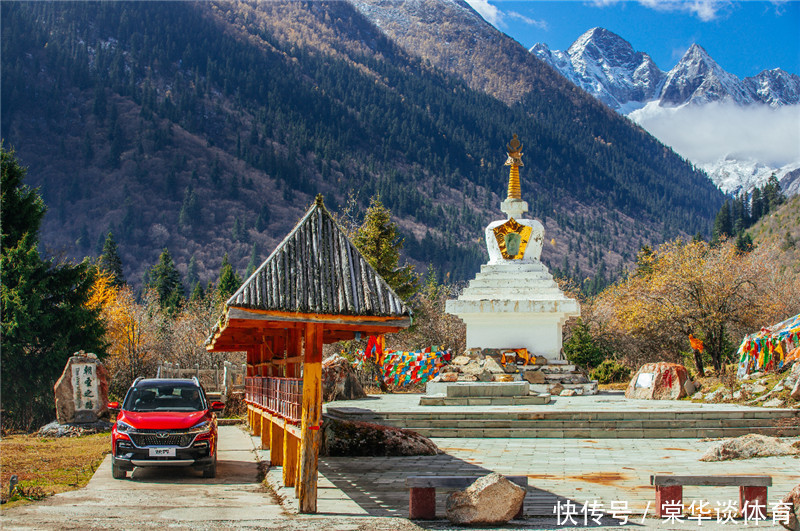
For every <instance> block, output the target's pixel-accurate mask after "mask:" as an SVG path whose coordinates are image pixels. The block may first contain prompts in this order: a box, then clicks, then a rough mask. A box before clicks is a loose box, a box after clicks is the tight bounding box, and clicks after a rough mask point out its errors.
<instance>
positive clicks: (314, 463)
mask: <svg viewBox="0 0 800 531" xmlns="http://www.w3.org/2000/svg"><path fill="white" fill-rule="evenodd" d="M322 330H323V325H322V324H319V323H310V324H308V325H306V329H305V341H304V354H305V361H304V363H303V411H302V423H301V427H300V432H301V435H302V439H301V443H300V496H299V498H300V512H301V513H316V512H317V475H318V474H317V473H318V468H319V446H320V441H321V439H322V437H321V433H320V423H321V420H322V335H323V334H322Z"/></svg>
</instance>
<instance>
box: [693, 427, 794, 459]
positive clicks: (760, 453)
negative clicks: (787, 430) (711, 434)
mask: <svg viewBox="0 0 800 531" xmlns="http://www.w3.org/2000/svg"><path fill="white" fill-rule="evenodd" d="M798 454H800V450H798V449H796V448H793V447H792V446H791V445H789V444H786V443H785V442H783V441H781V440H780V439H778V438H777V437H769V436H767V435H759V434H757V433H749V434H747V435H742V436H741V437H736V438H733V439H726V440H724V441H722V442H720V443H718V444H715V445H714V446H712V447H710V448H709V449H708V450H706V452H705V453H704V454H703V455H702V456H701V457H700V461H727V460H729V459H749V458H751V457H769V456H773V455H798Z"/></svg>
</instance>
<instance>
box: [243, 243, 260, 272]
mask: <svg viewBox="0 0 800 531" xmlns="http://www.w3.org/2000/svg"><path fill="white" fill-rule="evenodd" d="M259 265H260V264H259V263H258V248H257V247H256V244H255V243H254V244H253V250H252V251H251V252H250V261H249V262H247V269H246V270H245V274H244V277H245V278H250V275H252V274H253V273H255V272H256V268H257V267H258V266H259Z"/></svg>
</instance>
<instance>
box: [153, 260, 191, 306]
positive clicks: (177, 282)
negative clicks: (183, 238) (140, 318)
mask: <svg viewBox="0 0 800 531" xmlns="http://www.w3.org/2000/svg"><path fill="white" fill-rule="evenodd" d="M146 285H147V287H148V288H152V289H154V290H155V291H156V293H157V294H158V302H159V304H160V305H161V308H162V309H164V310H167V311H168V312H170V313H171V312H175V311H176V310H177V309H178V308H180V306H181V305H182V304H183V300H184V297H185V295H184V292H183V283H182V282H181V274H180V273H179V272H178V270H177V269H176V268H175V263H174V262H173V261H172V256H171V255H170V254H169V250H167V249H164V251H163V252H162V253H161V255H160V256H159V257H158V263H157V264H156V265H154V266H153V267H152V268H150V271H149V272H148V273H147V279H146Z"/></svg>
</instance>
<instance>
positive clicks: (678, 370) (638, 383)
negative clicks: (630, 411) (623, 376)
mask: <svg viewBox="0 0 800 531" xmlns="http://www.w3.org/2000/svg"><path fill="white" fill-rule="evenodd" d="M688 381H689V373H688V371H687V370H686V367H684V366H683V365H678V364H677V363H666V362H659V363H645V364H644V365H642V366H641V367H640V368H639V370H638V371H637V372H636V374H635V375H634V376H633V379H632V380H631V382H630V383H629V384H628V388H627V389H626V390H625V398H639V399H647V400H677V399H679V398H683V397H684V396H687V395H686V382H688Z"/></svg>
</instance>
